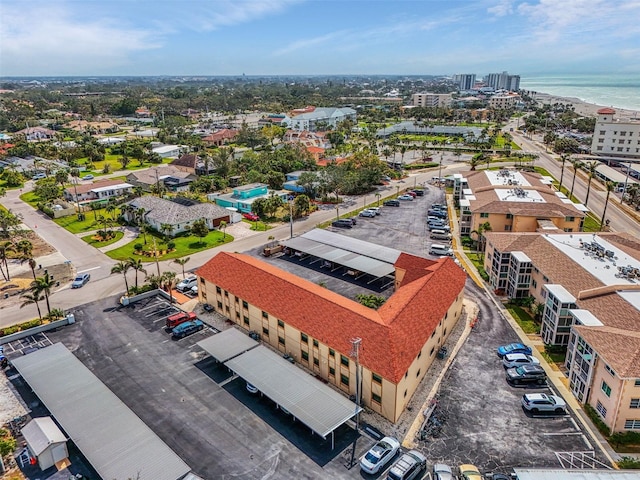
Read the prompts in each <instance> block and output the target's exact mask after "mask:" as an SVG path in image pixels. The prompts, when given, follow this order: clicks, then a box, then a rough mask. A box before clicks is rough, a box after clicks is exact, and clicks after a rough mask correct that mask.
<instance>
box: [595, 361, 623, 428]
mask: <svg viewBox="0 0 640 480" xmlns="http://www.w3.org/2000/svg"><path fill="white" fill-rule="evenodd" d="M604 365H605V364H604V362H602V361H601V360H600V359H598V360H597V361H596V364H595V366H594V371H593V377H592V378H593V383H592V384H591V385H592V386H591V394H590V395H589V405H591V406H592V407H593V408H594V409H596V408H597V405H598V402H600V403H601V404H602V405H603V406H604V408H606V409H607V416H606V417H605V418H602V416H600V418H601V419H602V421H603V422H604V423H605V424H606V425H607V426H608V427H609V428H610V429H612V430H613V428H614V424H615V420H616V416H617V411H618V408H619V406H620V400H621V393H622V383H623V382H622V380H620V379H619V378H618V377H614V376H612V375H611V374H610V373H609V372H607V371H606V370H605V368H604ZM603 381H605V382H606V383H607V385H609V387H611V395H610V396H607V395H606V394H605V393H604V392H603V391H602V382H603Z"/></svg>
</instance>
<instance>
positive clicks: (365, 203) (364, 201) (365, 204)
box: [362, 195, 367, 208]
mask: <svg viewBox="0 0 640 480" xmlns="http://www.w3.org/2000/svg"><path fill="white" fill-rule="evenodd" d="M362 208H367V196H366V195H365V196H364V198H363V199H362Z"/></svg>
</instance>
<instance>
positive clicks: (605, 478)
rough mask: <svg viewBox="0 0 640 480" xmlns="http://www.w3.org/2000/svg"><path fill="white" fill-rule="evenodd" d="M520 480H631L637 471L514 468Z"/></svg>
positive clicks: (636, 474)
mask: <svg viewBox="0 0 640 480" xmlns="http://www.w3.org/2000/svg"><path fill="white" fill-rule="evenodd" d="M514 471H515V472H516V477H517V478H518V480H631V479H637V478H638V472H637V471H630V470H626V471H624V470H604V469H590V468H586V469H561V468H554V469H552V468H514Z"/></svg>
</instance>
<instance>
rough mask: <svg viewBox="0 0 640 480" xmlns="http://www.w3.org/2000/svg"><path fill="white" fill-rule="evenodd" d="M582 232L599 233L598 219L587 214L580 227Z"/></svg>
mask: <svg viewBox="0 0 640 480" xmlns="http://www.w3.org/2000/svg"><path fill="white" fill-rule="evenodd" d="M582 231H583V232H599V231H600V219H598V218H596V217H594V216H593V214H592V213H587V216H586V217H584V224H583V225H582Z"/></svg>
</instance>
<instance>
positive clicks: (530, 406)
mask: <svg viewBox="0 0 640 480" xmlns="http://www.w3.org/2000/svg"><path fill="white" fill-rule="evenodd" d="M522 406H523V407H524V409H525V410H528V411H530V412H532V413H538V412H554V413H566V412H567V404H566V403H565V401H564V400H563V399H562V398H560V397H556V396H555V395H547V394H546V393H528V394H526V395H523V396H522Z"/></svg>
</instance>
